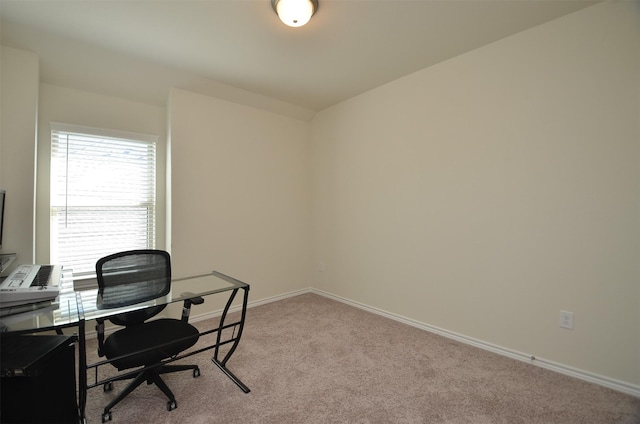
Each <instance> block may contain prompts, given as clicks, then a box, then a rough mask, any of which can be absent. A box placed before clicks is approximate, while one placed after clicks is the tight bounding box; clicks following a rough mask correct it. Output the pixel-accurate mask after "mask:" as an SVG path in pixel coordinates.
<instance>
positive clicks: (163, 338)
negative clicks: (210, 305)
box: [96, 250, 203, 423]
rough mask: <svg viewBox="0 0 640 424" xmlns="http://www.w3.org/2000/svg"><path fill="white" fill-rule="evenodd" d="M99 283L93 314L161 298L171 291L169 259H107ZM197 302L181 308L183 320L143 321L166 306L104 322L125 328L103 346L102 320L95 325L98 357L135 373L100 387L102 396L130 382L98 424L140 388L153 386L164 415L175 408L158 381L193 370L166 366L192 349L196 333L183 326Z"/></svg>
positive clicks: (152, 254) (128, 255)
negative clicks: (162, 397) (163, 401)
mask: <svg viewBox="0 0 640 424" xmlns="http://www.w3.org/2000/svg"><path fill="white" fill-rule="evenodd" d="M96 274H97V277H98V287H99V290H98V302H97V303H98V305H97V306H98V308H99V309H109V308H120V307H124V306H130V305H134V304H138V303H142V302H149V303H151V304H153V299H157V298H160V297H163V296H166V295H167V294H168V293H169V292H170V290H171V259H170V257H169V253H167V252H165V251H163V250H131V251H126V252H120V253H116V254H113V255H109V256H106V257H104V258H102V259H100V260H99V261H98V262H97V263H96ZM202 302H203V299H202V298H200V297H197V298H193V299H189V300H186V301H185V302H184V307H183V313H182V319H169V318H161V319H155V320H151V321H147V320H148V319H149V318H151V317H153V316H155V315H157V314H158V313H159V312H160V311H162V310H163V309H164V308H165V306H166V304H163V305H159V306H157V305H156V306H153V305H151V306H148V307H146V308H142V309H138V310H135V311H132V312H125V313H121V314H118V315H114V316H111V317H109V318H108V319H109V321H111V322H112V323H114V324H116V325H120V326H124V328H122V329H120V330H118V331H116V332H115V333H113V334H111V335H109V336H108V337H107V339H106V340H104V319H99V320H97V326H96V330H97V332H98V354H99V355H100V356H106V357H107V359H108V360H110V361H111V364H112V365H113V366H114V367H116V368H117V369H118V370H119V371H123V370H129V369H132V368H138V367H139V369H138V370H135V371H133V372H127V373H124V374H123V375H121V376H118V377H115V378H113V380H110V381H109V382H108V383H105V385H104V390H105V391H110V390H112V388H113V384H112V382H113V381H116V380H126V379H133V381H131V382H130V383H129V385H128V386H127V387H126V388H125V389H124V390H122V391H121V392H120V393H119V394H118V395H117V396H116V397H115V398H114V399H113V400H112V401H111V402H109V404H108V405H107V406H106V407H105V408H104V412H103V414H102V422H103V423H104V422H106V421H111V418H112V416H111V409H112V408H113V407H114V406H115V405H116V404H117V403H118V402H120V401H121V400H122V399H124V398H125V396H127V395H128V394H129V393H131V392H132V391H133V390H134V389H135V388H136V387H138V386H139V385H140V384H142V383H143V382H145V381H146V382H147V384H152V383H153V384H155V385H156V386H158V388H160V390H162V392H163V393H164V394H165V395H167V397H168V398H169V401H168V402H167V410H169V411H172V410H173V409H175V408H177V406H178V404H177V402H176V399H175V396H174V395H173V393H172V392H171V390H170V389H169V387H168V386H167V385H166V384H165V382H164V381H163V380H162V378H161V377H160V375H161V374H166V373H169V372H175V371H183V370H193V376H194V377H198V376H199V375H200V369H199V368H198V366H197V365H170V364H165V363H164V362H163V361H165V360H166V359H168V358H175V357H176V356H177V355H178V354H179V353H180V352H182V351H184V350H186V349H188V348H189V347H191V346H193V345H194V344H195V343H196V342H197V341H198V337H199V332H198V330H197V329H196V328H195V327H194V326H192V325H191V324H189V323H188V318H189V311H190V309H191V304H192V303H193V304H200V303H202Z"/></svg>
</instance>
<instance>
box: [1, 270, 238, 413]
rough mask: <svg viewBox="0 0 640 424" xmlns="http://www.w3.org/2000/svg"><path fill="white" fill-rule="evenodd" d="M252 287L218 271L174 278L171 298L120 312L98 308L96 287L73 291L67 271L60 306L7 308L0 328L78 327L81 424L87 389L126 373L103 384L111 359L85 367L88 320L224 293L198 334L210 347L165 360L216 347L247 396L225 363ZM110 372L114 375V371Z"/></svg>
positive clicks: (219, 360)
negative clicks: (237, 303)
mask: <svg viewBox="0 0 640 424" xmlns="http://www.w3.org/2000/svg"><path fill="white" fill-rule="evenodd" d="M249 287H250V286H249V284H246V283H244V282H242V281H239V280H236V279H235V278H233V277H229V276H228V275H225V274H222V273H220V272H217V271H212V272H211V273H210V274H203V275H196V276H190V277H182V278H174V279H172V281H171V291H170V292H169V294H167V295H166V296H163V297H161V298H157V299H154V300H152V301H148V302H143V303H137V304H135V305H131V306H126V307H122V308H110V309H101V308H100V306H99V305H100V299H99V296H98V289H90V290H79V291H75V290H74V289H73V276H72V272H71V271H69V270H65V271H64V272H63V277H62V280H61V286H60V295H59V298H58V300H59V302H57V305H58V306H56V304H53V305H51V306H50V307H47V308H39V309H36V308H34V307H32V310H25V311H21V312H20V313H16V312H17V311H16V310H14V311H12V314H11V315H8V314H7V313H8V312H11V311H7V310H5V311H4V312H3V313H4V314H5V315H6V316H4V317H0V325H2V326H3V327H2V331H5V332H11V333H14V334H21V333H23V334H26V333H34V332H39V331H46V330H56V331H57V332H58V333H60V334H62V331H61V329H63V328H67V327H78V346H79V348H78V351H79V352H78V361H79V364H78V372H79V376H78V407H79V412H80V422H86V419H85V407H86V400H87V390H88V389H90V388H93V387H96V386H100V385H104V384H109V383H110V382H111V381H113V380H116V379H117V377H118V376H122V373H120V374H118V375H116V376H113V377H108V378H104V379H101V380H99V379H98V368H99V367H101V366H103V365H106V364H108V363H109V361H108V360H104V361H99V362H95V363H91V364H88V363H87V351H86V332H85V323H86V321H89V320H93V319H108V318H109V317H110V316H113V315H117V314H120V313H123V312H131V311H135V310H140V309H144V308H149V307H152V306H158V305H163V304H171V303H176V302H184V301H188V300H189V299H194V298H198V297H206V296H211V295H216V294H222V295H224V293H226V294H227V296H228V299H227V302H226V305H225V307H224V309H223V310H222V313H221V315H220V317H219V320H218V323H217V326H216V325H214V326H213V328H210V329H207V330H201V331H200V336H201V338H202V336H209V337H208V338H207V340H210V341H209V342H207V343H206V346H205V347H201V348H196V347H197V346H200V345H201V344H198V345H196V346H195V347H194V348H196V349H195V350H188V351H186V352H185V353H183V354H180V355H179V356H177V357H175V358H171V359H169V360H166V362H167V363H168V362H173V361H176V360H179V359H182V358H186V357H188V356H192V355H195V354H197V353H200V352H203V351H206V350H211V349H213V350H214V353H213V357H212V358H211V361H212V362H213V363H214V364H215V365H216V366H217V367H218V368H219V369H220V370H221V371H222V372H223V373H224V374H225V375H226V376H227V377H229V378H230V379H231V380H232V381H233V382H234V383H235V384H236V385H237V386H238V387H239V388H240V389H242V391H243V392H245V393H249V391H250V389H249V388H248V387H247V386H246V385H245V384H244V383H242V381H240V380H239V379H238V378H237V377H236V376H235V375H234V374H233V373H232V372H231V371H230V370H229V369H228V368H227V366H226V364H227V361H228V360H229V359H230V358H231V355H233V353H234V351H235V350H236V348H237V346H238V343H239V342H240V338H241V336H242V330H243V328H244V322H245V317H246V312H247V302H248V299H249ZM239 290H242V291H243V296H242V306H241V310H240V314H239V317H238V318H233V319H229V320H228V314H229V311H230V309H231V305H232V303H233V301H234V299H235V298H236V295H237V293H238V291H239ZM27 309H28V308H27ZM228 321H230V322H228ZM223 346H224V347H225V349H224V350H222V349H221V347H223ZM111 368H112V369H113V371H114V372H115V368H113V367H111ZM89 370H94V373H92V374H93V377H92V378H91V381H89V379H88V371H89Z"/></svg>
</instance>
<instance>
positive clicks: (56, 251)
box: [50, 124, 157, 279]
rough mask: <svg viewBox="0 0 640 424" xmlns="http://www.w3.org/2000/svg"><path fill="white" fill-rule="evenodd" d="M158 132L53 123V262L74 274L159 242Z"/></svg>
mask: <svg viewBox="0 0 640 424" xmlns="http://www.w3.org/2000/svg"><path fill="white" fill-rule="evenodd" d="M156 144H157V137H155V136H148V135H142V134H129V133H122V132H118V131H109V130H99V129H94V128H84V127H77V126H71V125H64V124H51V215H50V216H51V227H50V231H51V251H50V255H51V257H50V260H51V262H52V263H59V264H62V265H64V266H65V267H68V268H71V269H73V275H74V278H80V279H82V278H83V277H84V278H89V277H94V276H95V264H96V261H97V260H98V259H100V258H101V257H103V256H106V255H109V254H111V253H115V252H118V251H123V250H130V249H153V248H155V245H156Z"/></svg>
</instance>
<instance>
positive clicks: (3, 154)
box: [0, 46, 39, 263]
mask: <svg viewBox="0 0 640 424" xmlns="http://www.w3.org/2000/svg"><path fill="white" fill-rule="evenodd" d="M38 66H39V64H38V57H37V56H36V55H35V54H33V53H30V52H26V51H23V50H17V49H13V48H9V47H5V46H2V49H1V51H0V68H1V75H2V79H1V80H0V86H1V89H0V90H1V91H0V93H1V95H2V98H1V108H2V109H1V112H2V113H1V114H0V115H1V119H0V124H1V132H0V188H3V189H5V190H7V203H6V210H5V227H4V231H5V232H4V234H3V240H2V242H3V243H2V253H17V255H18V257H17V260H16V262H15V263H32V262H33V260H34V204H35V198H34V188H35V149H36V120H37V118H38V80H39V68H38Z"/></svg>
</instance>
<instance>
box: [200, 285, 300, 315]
mask: <svg viewBox="0 0 640 424" xmlns="http://www.w3.org/2000/svg"><path fill="white" fill-rule="evenodd" d="M311 292H312V289H310V288H306V289H301V290H294V291H292V292H289V293H284V294H280V295H277V296H271V297H267V298H264V299H260V300H255V301H249V303H247V309H251V308H253V307H255V306H260V305H266V304H268V303H273V302H277V301H279V300H284V299H287V298H289V297H294V296H300V295H301V294H305V293H311ZM241 310H242V305H236V306H232V307H231V308H229V312H230V313H231V312H238V311H241ZM222 311H223V310H222V309H217V310H215V311H211V312H207V313H204V314H197V315H195V314H194V315H191V316H189V321H190V322H198V321H204V320H206V319H209V318H215V317H219V316H220V315H222Z"/></svg>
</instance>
